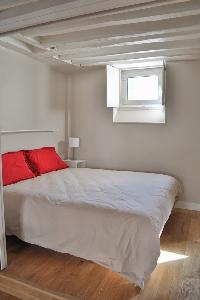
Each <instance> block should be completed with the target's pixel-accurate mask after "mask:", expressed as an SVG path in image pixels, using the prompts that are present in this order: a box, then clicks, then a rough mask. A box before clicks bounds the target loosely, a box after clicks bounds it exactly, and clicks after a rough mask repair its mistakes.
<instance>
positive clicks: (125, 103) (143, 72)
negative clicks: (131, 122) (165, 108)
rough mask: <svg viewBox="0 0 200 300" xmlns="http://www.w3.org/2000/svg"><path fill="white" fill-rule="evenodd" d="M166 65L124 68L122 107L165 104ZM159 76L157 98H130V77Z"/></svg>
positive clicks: (122, 76)
mask: <svg viewBox="0 0 200 300" xmlns="http://www.w3.org/2000/svg"><path fill="white" fill-rule="evenodd" d="M164 70H165V69H164V66H161V67H154V68H142V69H122V70H121V74H120V75H121V80H120V83H121V89H120V90H121V93H120V105H119V107H121V108H130V109H131V108H140V107H156V106H162V105H164V81H165V76H164ZM152 75H156V76H158V99H157V100H154V99H152V100H128V78H130V77H133V78H134V77H145V76H152Z"/></svg>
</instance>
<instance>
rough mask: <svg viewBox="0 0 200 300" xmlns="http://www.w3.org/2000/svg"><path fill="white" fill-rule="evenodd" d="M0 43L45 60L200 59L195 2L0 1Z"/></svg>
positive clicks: (70, 66) (199, 10)
mask: <svg viewBox="0 0 200 300" xmlns="http://www.w3.org/2000/svg"><path fill="white" fill-rule="evenodd" d="M0 44H1V45H3V46H4V47H7V48H11V49H14V50H16V51H19V52H22V53H25V54H27V55H29V56H32V57H35V58H36V59H38V60H42V61H45V62H47V63H50V64H58V65H59V64H60V65H65V69H66V70H67V71H69V72H71V71H73V70H77V69H78V68H80V67H89V66H96V65H105V64H114V63H116V62H117V63H118V64H119V63H124V62H125V61H126V60H133V61H135V60H146V59H149V58H150V59H151V60H153V59H158V58H159V59H160V58H165V59H168V60H170V59H171V60H173V59H193V58H195V59H196V58H200V0H154V1H153V0H123V1H121V0H112V1H111V0H107V1H104V0H101V1H100V0H96V1H94V0H71V1H70V0H68V1H66V0H65V1H63V0H58V1H52V0H43V1H39V0H18V1H16V0H7V1H0Z"/></svg>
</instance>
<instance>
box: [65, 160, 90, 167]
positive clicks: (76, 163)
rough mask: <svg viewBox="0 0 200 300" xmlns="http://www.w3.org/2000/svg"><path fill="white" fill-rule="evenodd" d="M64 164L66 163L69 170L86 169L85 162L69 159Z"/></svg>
mask: <svg viewBox="0 0 200 300" xmlns="http://www.w3.org/2000/svg"><path fill="white" fill-rule="evenodd" d="M64 162H66V163H67V164H68V165H69V167H70V168H85V167H86V160H81V159H77V160H71V159H65V160H64Z"/></svg>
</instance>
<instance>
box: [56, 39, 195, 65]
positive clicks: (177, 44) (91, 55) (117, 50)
mask: <svg viewBox="0 0 200 300" xmlns="http://www.w3.org/2000/svg"><path fill="white" fill-rule="evenodd" d="M179 48H181V49H188V48H189V49H196V48H197V49H198V48H200V38H198V39H197V38H196V39H194V40H191V41H190V43H188V41H187V40H180V41H168V42H158V43H151V44H139V45H130V46H129V45H128V46H122V47H110V48H106V49H105V48H104V49H97V50H89V51H85V52H82V53H79V52H77V53H71V54H68V55H66V54H64V55H61V56H60V59H63V60H64V59H68V60H81V59H86V60H87V59H95V58H96V57H101V56H115V55H117V56H120V55H129V54H133V53H141V52H144V51H149V52H151V51H155V50H160V49H165V50H167V49H179Z"/></svg>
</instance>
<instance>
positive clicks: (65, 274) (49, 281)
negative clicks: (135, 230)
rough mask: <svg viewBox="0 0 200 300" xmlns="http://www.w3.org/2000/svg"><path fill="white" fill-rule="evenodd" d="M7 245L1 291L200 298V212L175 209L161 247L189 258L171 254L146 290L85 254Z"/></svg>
mask: <svg viewBox="0 0 200 300" xmlns="http://www.w3.org/2000/svg"><path fill="white" fill-rule="evenodd" d="M7 246H8V268H7V269H6V270H4V271H2V272H1V273H0V290H2V291H3V292H5V293H9V292H8V290H9V288H10V287H13V285H14V287H15V289H14V290H12V291H11V292H10V294H11V295H14V296H17V297H19V298H20V299H26V300H33V299H34V300H37V299H40V300H41V299H42V300H58V299H62V300H63V299H69V300H71V299H73V300H74V299H81V300H132V299H134V300H188V299H189V300H199V299H200V212H191V211H186V210H181V209H176V210H174V211H173V213H172V215H171V216H170V218H169V220H168V222H167V224H166V226H165V228H164V231H163V234H162V236H161V250H162V251H167V252H166V253H168V252H169V253H168V254H170V255H171V256H170V257H172V256H173V255H184V256H185V257H181V258H180V259H177V257H175V260H171V258H170V257H169V259H168V257H166V262H163V263H161V264H158V266H157V267H156V269H155V270H154V272H153V273H152V274H151V276H150V278H149V280H147V282H146V283H145V288H144V290H143V291H140V290H139V289H138V288H136V287H135V286H134V285H133V284H131V283H130V282H129V281H128V280H126V279H124V278H121V277H120V276H119V275H118V274H116V273H114V272H112V271H110V270H108V269H106V268H104V267H101V266H99V265H97V264H95V263H92V262H90V261H86V260H84V259H81V258H77V257H74V256H71V255H68V254H61V253H57V252H54V251H51V250H48V249H44V248H41V247H37V246H34V245H29V244H27V243H24V242H22V241H19V240H18V239H16V238H14V237H9V238H8V239H7ZM168 254H167V255H168ZM16 291H18V293H16ZM14 293H15V294H14ZM188 295H189V296H188ZM27 297H28V298H27ZM187 297H190V298H187ZM0 299H1V298H0ZM2 299H3V298H2ZM11 300H12V299H11ZM13 300H14V299H13Z"/></svg>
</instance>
